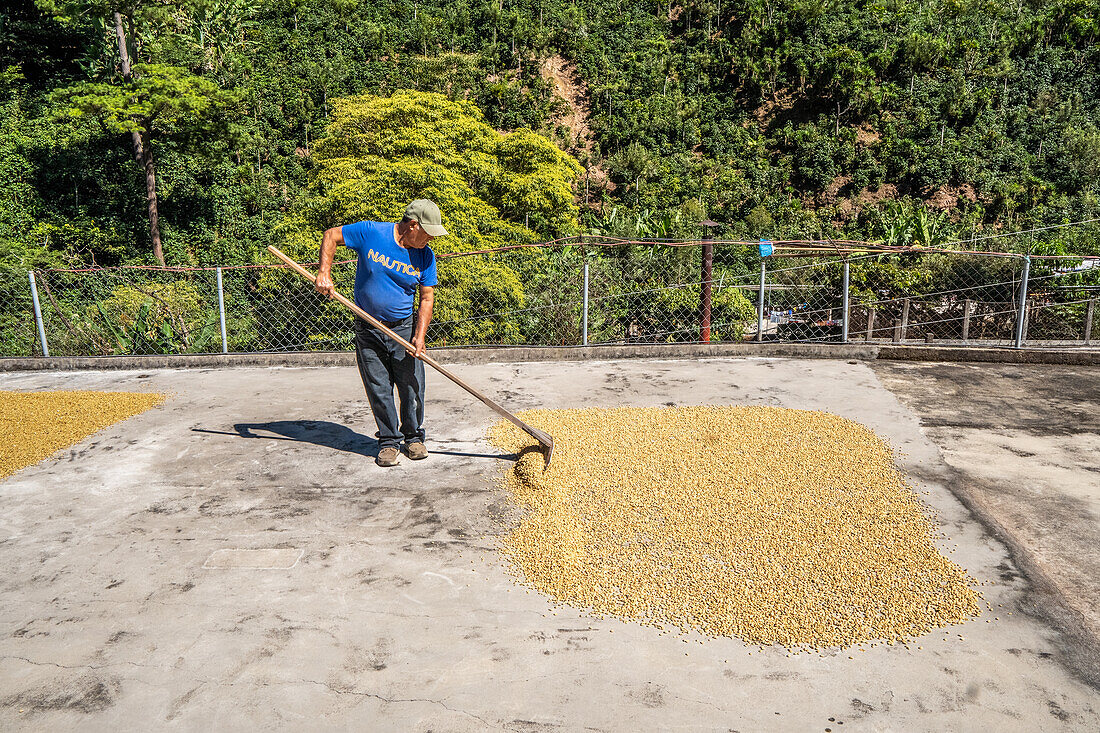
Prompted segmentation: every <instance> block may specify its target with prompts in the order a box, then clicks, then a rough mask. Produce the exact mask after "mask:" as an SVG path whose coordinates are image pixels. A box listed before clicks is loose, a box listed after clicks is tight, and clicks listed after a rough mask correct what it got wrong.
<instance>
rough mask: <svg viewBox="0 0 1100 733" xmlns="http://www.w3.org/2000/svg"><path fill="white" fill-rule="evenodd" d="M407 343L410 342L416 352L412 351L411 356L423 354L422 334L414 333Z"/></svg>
mask: <svg viewBox="0 0 1100 733" xmlns="http://www.w3.org/2000/svg"><path fill="white" fill-rule="evenodd" d="M409 343H411V344H412V345H413V347H415V348H416V353H414V354H413V356H415V357H417V358H419V357H421V356H424V334H422V333H418V334H416V335H415V336H413V337H412V341H410V342H409Z"/></svg>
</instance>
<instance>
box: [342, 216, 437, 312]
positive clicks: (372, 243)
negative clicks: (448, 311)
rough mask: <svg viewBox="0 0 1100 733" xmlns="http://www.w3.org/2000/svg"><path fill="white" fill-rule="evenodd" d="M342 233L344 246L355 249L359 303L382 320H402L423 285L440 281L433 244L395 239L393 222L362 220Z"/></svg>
mask: <svg viewBox="0 0 1100 733" xmlns="http://www.w3.org/2000/svg"><path fill="white" fill-rule="evenodd" d="M341 232H342V233H343V236H344V246H346V247H347V248H348V249H352V250H355V252H356V253H357V254H358V255H359V261H358V262H357V264H356V266H355V304H356V305H357V306H359V307H360V308H362V309H363V310H365V311H366V312H367V313H370V314H371V315H372V316H374V317H375V318H377V319H378V320H380V321H400V320H402V319H405V318H408V317H409V316H411V315H412V312H413V298H414V296H415V295H416V291H417V289H418V288H419V287H420V286H421V285H423V286H424V287H428V288H432V287H435V285H436V284H437V283H438V282H439V281H438V279H437V278H436V274H435V253H434V252H432V249H431V247H424V249H412V248H409V249H406V248H405V247H402V246H401V245H400V244H398V243H397V241H396V240H395V239H394V231H393V223H392V222H380V221H361V222H358V223H357V224H347V225H345V226H344V227H343V228H342V229H341Z"/></svg>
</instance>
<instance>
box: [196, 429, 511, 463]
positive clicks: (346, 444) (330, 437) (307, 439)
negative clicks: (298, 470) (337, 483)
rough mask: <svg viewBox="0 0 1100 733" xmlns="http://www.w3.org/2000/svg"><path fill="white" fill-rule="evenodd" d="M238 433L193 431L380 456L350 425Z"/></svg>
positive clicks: (508, 455) (506, 457)
mask: <svg viewBox="0 0 1100 733" xmlns="http://www.w3.org/2000/svg"><path fill="white" fill-rule="evenodd" d="M233 430H234V432H227V431H225V430H208V429H206V428H191V432H194V433H209V434H211V435H232V436H234V437H237V438H262V439H266V440H293V441H296V442H299V443H313V444H314V445H320V446H323V447H325V448H331V449H333V450H339V451H344V452H345V453H356V454H358V455H361V456H366V457H368V458H377V457H378V449H379V445H378V441H377V440H376V439H375V438H368V437H367V436H365V435H363V434H361V433H357V432H355V431H354V430H352V429H351V428H349V427H347V426H346V425H340V424H339V423H334V422H329V421H327V420H274V421H272V422H255V423H248V422H240V423H237V424H236V425H234V426H233ZM431 452H432V453H434V454H436V455H444V456H458V457H460V458H501V459H504V460H513V461H514V460H518V459H519V456H518V455H516V454H515V453H502V454H499V455H493V454H489V453H465V452H461V451H448V450H439V449H438V448H436V447H434V446H433V448H432V450H431Z"/></svg>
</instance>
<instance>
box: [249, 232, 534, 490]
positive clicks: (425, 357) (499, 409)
mask: <svg viewBox="0 0 1100 733" xmlns="http://www.w3.org/2000/svg"><path fill="white" fill-rule="evenodd" d="M267 249H268V251H270V252H271V254H273V255H275V256H276V257H278V258H279V259H280V260H282V261H283V262H285V263H286V264H287V266H289V267H290V268H291V269H293V270H294V271H295V272H297V273H298V274H299V275H301V276H302V277H304V278H305V279H306V280H309V281H310V282H315V281H316V277H314V275H312V274H311V273H310V272H309V271H308V270H306V269H305V268H304V267H302V266H301V265H299V264H298V263H297V262H295V261H294V260H292V259H290V258H289V257H287V256H286V255H285V254H283V253H282V252H280V251H279V250H278V249H277V248H276V247H274V246H269V247H268V248H267ZM332 297H333V299H334V300H336V301H338V302H339V303H340V304H341V305H343V306H344V307H346V308H347V309H348V310H350V311H351V312H352V313H354V314H355V315H357V316H359V317H360V318H362V319H363V320H364V321H366V322H367V323H369V324H370V325H372V326H374V327H375V328H377V329H378V330H379V331H381V332H382V333H384V334H386V335H387V336H389V337H390V338H392V339H393V340H394V341H396V342H397V343H399V344H401V345H402V346H404V347H405V350H406V351H408V352H409V353H410V354H412V355H414V356H416V348H415V347H414V346H413V345H412V344H411V343H409V342H408V341H406V340H405V339H403V338H401V337H400V336H398V335H397V334H396V333H394V332H393V331H392V330H391V329H389V328H387V327H386V326H385V325H383V323H382V322H381V321H379V320H378V319H377V318H375V317H374V316H372V315H370V314H369V313H367V312H366V311H365V310H363V309H362V308H360V307H359V306H357V305H356V304H355V303H353V302H351V301H350V300H348V299H347V298H345V297H344V296H343V295H341V294H340V293H337V292H334V293H333V295H332ZM416 358H417V359H420V361H422V362H424V363H425V364H427V365H428V366H430V367H431V368H433V369H435V370H436V371H437V372H439V373H440V374H442V375H443V376H445V377H446V378H447V379H449V380H451V381H452V382H454V383H455V384H457V385H458V386H459V387H462V389H464V390H466V391H467V392H469V393H470V394H472V395H473V396H474V397H477V398H478V399H479V400H481V401H482V402H484V403H485V404H486V405H487V406H488V407H489V409H491V410H492V411H493V412H496V413H497V414H498V415H500V416H501V417H503V418H504V419H505V420H508V421H509V422H511V423H512V424H513V425H515V426H516V427H518V428H519V429H520V430H522V431H523V432H525V433H527V434H528V435H530V436H531V437H532V438H534V439H535V440H537V441H538V443H539V446H540V448H541V449H542V455H543V458H545V459H546V463H545V464H544V465H543V470H544V471H545V470H546V469H547V468H549V467H550V457H551V456H552V455H553V454H554V439H553V438H552V437H551V436H550V435H549V434H548V433H544V432H543V431H541V430H539V429H538V428H533V427H531V426H530V425H528V424H527V423H525V422H523V421H522V420H520V419H519V418H518V417H516V416H515V415H513V414H512V413H510V412H508V411H507V410H505V409H504V408H503V407H501V406H500V405H498V404H497V403H496V402H493V401H492V400H491V399H489V398H488V397H486V396H485V395H483V394H482V393H481V392H479V391H477V390H476V389H474V388H473V387H471V386H470V385H468V384H466V383H465V382H464V381H462V380H461V379H459V378H458V377H457V376H455V375H454V374H451V372H449V371H447V369H445V368H444V367H443V365H442V364H440V363H439V362H437V361H436V360H435V359H433V358H432V357H430V356H428V355H427V354H421V355H420V356H417V357H416Z"/></svg>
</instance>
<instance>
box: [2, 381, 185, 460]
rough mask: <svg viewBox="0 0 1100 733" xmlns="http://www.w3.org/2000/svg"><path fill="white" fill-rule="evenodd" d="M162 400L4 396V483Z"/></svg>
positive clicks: (115, 395)
mask: <svg viewBox="0 0 1100 733" xmlns="http://www.w3.org/2000/svg"><path fill="white" fill-rule="evenodd" d="M164 399H165V397H164V395H162V394H149V393H138V392H0V478H3V477H5V476H10V475H11V474H13V473H15V472H16V471H18V470H20V469H22V468H26V467H27V466H31V465H33V464H35V463H38V462H39V461H41V460H42V459H43V458H47V457H49V456H50V455H52V454H53V453H54V452H56V451H58V450H61V449H62V448H67V447H68V446H70V445H72V444H73V443H76V442H79V441H81V440H83V439H84V438H86V437H88V436H89V435H91V434H92V433H94V432H96V431H97V430H100V429H102V428H105V427H107V426H108V425H110V424H112V423H115V422H118V421H119V420H125V419H126V418H128V417H133V416H134V415H137V414H138V413H141V412H145V411H146V410H148V409H149V408H150V407H154V406H156V405H159V404H161V403H162V402H164Z"/></svg>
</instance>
